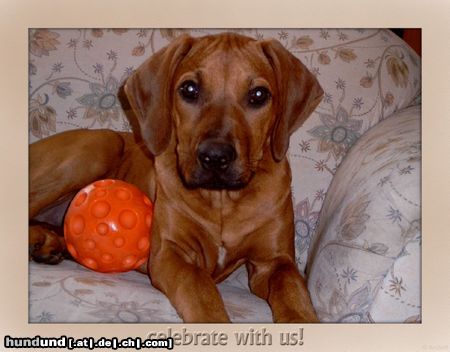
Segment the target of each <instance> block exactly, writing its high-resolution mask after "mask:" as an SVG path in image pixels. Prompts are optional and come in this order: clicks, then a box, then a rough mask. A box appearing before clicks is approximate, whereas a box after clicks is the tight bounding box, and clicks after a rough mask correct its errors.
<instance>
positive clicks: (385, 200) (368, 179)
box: [308, 106, 421, 322]
mask: <svg viewBox="0 0 450 352" xmlns="http://www.w3.org/2000/svg"><path fill="white" fill-rule="evenodd" d="M420 162H421V140H420V106H415V107H411V108H407V109H404V110H402V111H400V112H398V113H396V114H394V115H393V116H391V117H390V118H389V119H386V120H384V121H382V122H381V123H379V124H378V125H376V126H375V127H373V128H372V129H370V130H369V131H368V132H367V133H366V134H365V135H364V136H362V137H361V138H360V139H359V140H358V142H357V143H356V144H355V145H354V146H353V148H352V149H351V150H350V151H349V153H348V154H347V156H346V157H345V159H344V161H343V162H342V164H341V165H340V167H339V169H338V171H337V173H336V175H335V177H334V178H333V181H332V183H331V186H330V189H329V191H328V193H327V196H326V199H325V201H324V206H323V209H322V213H321V215H320V222H319V225H318V229H317V232H316V237H315V240H314V243H313V245H312V246H311V248H312V250H311V252H310V254H309V258H310V259H309V263H308V264H309V265H308V266H309V283H308V286H309V290H310V292H311V296H312V301H313V304H314V306H315V308H316V310H317V313H318V315H319V318H320V319H321V320H322V321H332V322H405V321H408V322H411V321H413V322H416V321H420V309H421V307H420V289H421V287H420V281H421V280H420V246H421V212H420Z"/></svg>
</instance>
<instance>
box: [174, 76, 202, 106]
mask: <svg viewBox="0 0 450 352" xmlns="http://www.w3.org/2000/svg"><path fill="white" fill-rule="evenodd" d="M179 92H180V94H181V96H182V97H183V99H184V100H186V101H187V102H190V103H193V102H195V101H196V100H197V99H198V95H199V87H198V84H197V83H195V82H194V81H191V80H189V81H184V82H183V83H181V86H180V88H179Z"/></svg>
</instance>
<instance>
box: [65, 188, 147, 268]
mask: <svg viewBox="0 0 450 352" xmlns="http://www.w3.org/2000/svg"><path fill="white" fill-rule="evenodd" d="M152 216H153V205H152V203H151V202H150V200H149V199H148V197H147V196H146V195H145V194H144V193H143V192H142V191H140V190H139V189H138V188H137V187H136V186H133V185H131V184H129V183H126V182H123V181H119V180H109V179H108V180H101V181H97V182H94V183H92V184H90V185H89V186H86V187H85V188H83V189H82V190H81V191H79V192H78V193H77V195H76V196H75V198H74V199H73V200H72V203H71V204H70V206H69V209H68V210H67V213H66V217H65V219H64V238H65V240H66V245H67V250H68V251H69V252H70V254H71V255H72V257H73V258H74V259H75V260H76V261H77V262H78V263H80V264H82V265H84V266H86V267H88V268H89V269H92V270H95V271H99V272H103V273H111V272H125V271H129V270H133V269H136V268H138V267H139V266H141V265H142V264H144V263H146V262H147V260H148V256H149V253H150V227H151V224H152Z"/></svg>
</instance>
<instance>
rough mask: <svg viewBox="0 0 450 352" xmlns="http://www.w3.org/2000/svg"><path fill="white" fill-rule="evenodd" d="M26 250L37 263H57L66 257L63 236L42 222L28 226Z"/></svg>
mask: <svg viewBox="0 0 450 352" xmlns="http://www.w3.org/2000/svg"><path fill="white" fill-rule="evenodd" d="M28 250H29V256H30V260H33V261H35V262H37V263H44V264H58V263H60V262H61V261H62V260H63V259H64V258H65V257H67V251H66V245H65V242H64V237H62V236H59V235H58V234H57V233H56V232H55V231H54V230H52V229H51V228H50V227H48V226H46V225H44V224H39V225H31V226H30V227H29V243H28Z"/></svg>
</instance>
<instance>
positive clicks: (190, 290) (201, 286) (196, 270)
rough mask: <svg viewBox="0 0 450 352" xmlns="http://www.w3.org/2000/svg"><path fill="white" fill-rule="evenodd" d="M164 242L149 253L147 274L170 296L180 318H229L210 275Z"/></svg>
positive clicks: (192, 320)
mask: <svg viewBox="0 0 450 352" xmlns="http://www.w3.org/2000/svg"><path fill="white" fill-rule="evenodd" d="M173 246H175V245H171V244H170V243H168V244H167V245H166V246H165V248H164V249H162V250H160V251H158V252H157V253H153V252H152V255H151V256H150V266H149V270H150V277H151V280H152V284H153V286H155V287H156V288H158V289H159V290H161V291H162V292H163V293H164V294H165V295H166V296H167V297H168V298H169V300H170V302H171V303H172V305H173V306H174V307H175V309H176V310H177V312H178V314H179V315H180V316H181V318H182V319H183V321H184V322H187V323H199V322H201V323H223V322H229V321H230V319H229V317H228V314H227V312H226V311H225V306H224V303H223V301H222V297H221V296H220V293H219V291H218V289H217V287H216V284H215V283H214V281H213V279H212V278H211V275H210V274H209V273H207V272H206V271H205V270H204V269H202V268H200V267H198V266H196V265H195V264H191V263H188V262H187V261H186V260H185V259H184V258H183V257H182V256H181V255H180V254H179V253H178V251H177V250H176V248H173Z"/></svg>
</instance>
